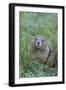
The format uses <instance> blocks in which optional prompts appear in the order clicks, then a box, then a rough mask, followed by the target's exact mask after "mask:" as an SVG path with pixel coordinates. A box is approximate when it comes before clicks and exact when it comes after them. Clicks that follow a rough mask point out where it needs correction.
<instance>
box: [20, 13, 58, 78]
mask: <svg viewBox="0 0 66 90" xmlns="http://www.w3.org/2000/svg"><path fill="white" fill-rule="evenodd" d="M57 34H58V15H57V14H56V13H38V12H19V77H20V78H22V77H23V78H24V77H47V76H57V73H58V72H57V71H58V68H57V66H56V67H52V68H51V67H50V68H49V67H48V66H47V65H46V64H40V63H39V62H38V61H37V60H34V59H33V58H32V57H31V53H30V45H31V42H32V40H33V39H34V37H35V36H36V35H42V36H44V37H45V38H46V39H47V40H48V42H50V43H51V47H52V48H53V49H54V52H55V59H56V60H57V56H58V55H57V54H58V51H57V49H58V47H57V40H58V35H57Z"/></svg>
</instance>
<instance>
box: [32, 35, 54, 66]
mask: <svg viewBox="0 0 66 90" xmlns="http://www.w3.org/2000/svg"><path fill="white" fill-rule="evenodd" d="M31 48H32V49H31V50H32V54H33V55H34V57H35V59H37V60H39V62H40V63H46V64H48V66H51V67H53V66H54V65H55V60H54V52H53V49H52V48H50V47H49V45H48V42H47V41H46V40H45V38H44V37H43V36H36V37H35V39H34V41H33V42H32V45H31Z"/></svg>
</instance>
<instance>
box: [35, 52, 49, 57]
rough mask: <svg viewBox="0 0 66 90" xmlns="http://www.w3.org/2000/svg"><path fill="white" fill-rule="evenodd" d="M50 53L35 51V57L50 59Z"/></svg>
mask: <svg viewBox="0 0 66 90" xmlns="http://www.w3.org/2000/svg"><path fill="white" fill-rule="evenodd" d="M48 53H49V52H48V51H47V50H46V51H41V50H37V51H35V53H34V54H35V56H36V57H37V58H42V57H45V58H47V57H48Z"/></svg>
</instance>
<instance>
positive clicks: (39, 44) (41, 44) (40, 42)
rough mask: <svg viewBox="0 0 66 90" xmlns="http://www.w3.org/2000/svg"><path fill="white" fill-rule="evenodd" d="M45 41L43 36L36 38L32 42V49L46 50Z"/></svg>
mask: <svg viewBox="0 0 66 90" xmlns="http://www.w3.org/2000/svg"><path fill="white" fill-rule="evenodd" d="M46 45H47V43H46V40H45V38H44V37H43V36H36V37H35V39H34V42H33V47H34V48H36V49H45V48H46Z"/></svg>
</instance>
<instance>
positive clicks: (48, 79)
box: [15, 6, 62, 84]
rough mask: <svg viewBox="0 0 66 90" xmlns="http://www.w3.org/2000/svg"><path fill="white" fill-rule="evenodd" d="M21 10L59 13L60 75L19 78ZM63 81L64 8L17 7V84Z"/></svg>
mask: <svg viewBox="0 0 66 90" xmlns="http://www.w3.org/2000/svg"><path fill="white" fill-rule="evenodd" d="M19 11H28V12H48V13H58V63H59V64H58V76H55V77H35V78H19ZM58 81H62V9H51V8H34V7H33V8H32V7H17V6H16V7H15V84H26V83H39V82H58Z"/></svg>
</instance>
